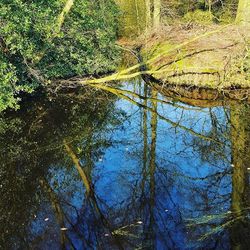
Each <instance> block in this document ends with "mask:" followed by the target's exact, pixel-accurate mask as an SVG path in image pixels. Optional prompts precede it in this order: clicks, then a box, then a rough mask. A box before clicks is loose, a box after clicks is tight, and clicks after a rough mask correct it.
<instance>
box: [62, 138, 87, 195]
mask: <svg viewBox="0 0 250 250" xmlns="http://www.w3.org/2000/svg"><path fill="white" fill-rule="evenodd" d="M63 144H64V147H65V149H66V151H67V152H68V154H69V156H70V158H71V159H72V161H73V163H74V164H75V166H76V169H77V171H78V173H79V175H80V176H81V179H82V181H83V184H84V186H85V188H86V191H87V194H88V195H89V194H90V193H91V184H90V182H89V180H88V178H87V175H86V173H85V172H84V170H83V169H82V166H81V164H80V162H79V160H78V158H77V157H76V155H75V153H74V152H73V150H72V149H71V148H70V146H69V145H68V144H67V143H66V141H65V140H64V141H63Z"/></svg>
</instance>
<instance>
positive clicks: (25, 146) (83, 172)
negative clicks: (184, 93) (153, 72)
mask: <svg viewBox="0 0 250 250" xmlns="http://www.w3.org/2000/svg"><path fill="white" fill-rule="evenodd" d="M191 99H192V98H191V97H190V96H189V101H188V102H185V100H186V99H185V100H184V99H180V98H179V100H178V98H177V97H176V96H175V97H174V98H171V96H169V95H167V94H166V92H165V96H164V91H161V90H159V89H158V90H157V89H156V88H153V87H151V86H150V84H149V85H148V84H144V83H143V81H141V80H136V81H134V82H132V83H126V82H125V83H121V84H120V85H115V86H107V85H105V86H104V85H101V87H98V89H95V90H94V89H93V88H92V89H88V90H87V91H85V92H81V91H79V92H78V93H77V94H71V93H61V94H60V95H59V96H57V97H50V98H46V97H44V98H40V99H39V100H35V101H32V105H31V103H28V102H27V104H25V105H24V106H23V107H22V109H21V110H20V111H18V112H16V113H11V112H10V113H6V114H3V115H2V116H1V118H0V150H1V155H0V160H1V163H0V166H1V167H0V195H1V203H0V214H1V215H0V228H1V229H0V232H1V236H0V237H1V238H0V246H1V249H53V248H55V249H247V246H248V245H249V244H250V242H249V241H250V237H249V232H250V225H249V209H250V208H249V205H250V204H249V168H250V166H249V155H250V154H249V153H250V152H249V146H250V145H249V142H250V125H249V114H250V106H249V104H246V103H244V102H241V103H240V102H229V101H228V102H227V101H225V102H220V104H218V103H213V105H212V104H211V103H210V105H205V104H204V105H203V104H202V101H201V100H200V101H199V105H196V106H195V102H193V103H191V102H190V100H191ZM205 101H206V100H203V102H205ZM196 104H197V103H196Z"/></svg>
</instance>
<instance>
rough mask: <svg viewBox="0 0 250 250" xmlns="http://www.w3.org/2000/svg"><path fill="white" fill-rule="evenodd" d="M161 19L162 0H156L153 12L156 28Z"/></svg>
mask: <svg viewBox="0 0 250 250" xmlns="http://www.w3.org/2000/svg"><path fill="white" fill-rule="evenodd" d="M160 20H161V0H154V13H153V23H154V28H157V27H158V26H159V25H160Z"/></svg>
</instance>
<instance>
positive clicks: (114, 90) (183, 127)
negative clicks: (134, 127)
mask: <svg viewBox="0 0 250 250" xmlns="http://www.w3.org/2000/svg"><path fill="white" fill-rule="evenodd" d="M90 85H91V86H93V87H96V88H99V89H102V90H106V91H109V92H110V93H113V94H115V95H117V96H119V97H121V98H123V99H125V100H127V101H129V102H131V103H132V104H135V105H137V106H138V107H141V108H144V109H146V110H149V111H150V112H152V113H156V114H157V115H158V117H159V118H160V119H162V120H163V121H166V122H167V123H169V124H171V125H172V126H173V127H175V128H176V127H178V128H180V129H183V130H185V131H188V132H189V133H190V134H192V135H195V136H197V137H199V138H201V139H204V140H207V141H213V142H215V143H218V144H220V145H222V143H221V142H220V141H217V140H215V139H213V138H211V137H207V136H205V135H203V134H200V133H197V132H195V131H194V130H192V129H190V128H187V127H185V126H183V125H181V124H179V123H177V122H173V121H172V120H170V119H168V118H166V117H164V116H162V115H160V114H159V113H158V112H157V111H155V110H154V109H152V108H151V107H148V106H145V105H144V104H141V103H138V102H136V101H135V100H133V99H132V98H130V97H128V96H126V95H124V94H123V93H122V91H121V90H119V89H115V88H112V87H108V86H105V85H100V84H98V85H92V84H90ZM153 99H155V98H153Z"/></svg>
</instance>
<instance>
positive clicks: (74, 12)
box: [0, 0, 118, 111]
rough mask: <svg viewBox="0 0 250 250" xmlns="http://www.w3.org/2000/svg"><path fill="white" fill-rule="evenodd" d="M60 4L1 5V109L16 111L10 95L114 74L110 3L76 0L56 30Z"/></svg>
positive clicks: (15, 1) (56, 0) (16, 1)
mask: <svg viewBox="0 0 250 250" xmlns="http://www.w3.org/2000/svg"><path fill="white" fill-rule="evenodd" d="M65 2H66V1H63V0H50V1H44V0H34V1H25V0H11V1H10V0H2V1H1V3H0V53H1V54H2V56H1V57H0V82H1V83H0V90H1V94H0V111H1V110H3V109H5V108H7V107H11V108H13V107H17V101H18V99H17V98H15V96H16V95H17V94H18V93H19V92H20V91H25V92H26V91H29V92H30V90H31V89H34V88H36V87H37V86H38V84H43V83H45V82H46V83H49V82H50V81H53V80H54V79H55V78H68V77H72V76H82V75H88V74H99V73H104V72H107V71H111V70H114V67H115V64H116V62H117V58H118V56H117V53H118V51H117V48H116V47H115V46H114V42H115V39H116V31H117V21H116V18H117V13H118V11H117V8H116V5H115V4H114V2H113V0H107V1H105V2H103V1H101V0H100V1H99V0H97V1H88V0H75V1H74V5H73V6H72V8H71V9H70V11H69V13H68V14H66V16H65V20H64V22H63V24H62V26H61V27H60V28H59V29H58V17H59V15H60V14H61V12H62V10H63V8H64V5H65ZM57 31H58V32H57Z"/></svg>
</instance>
